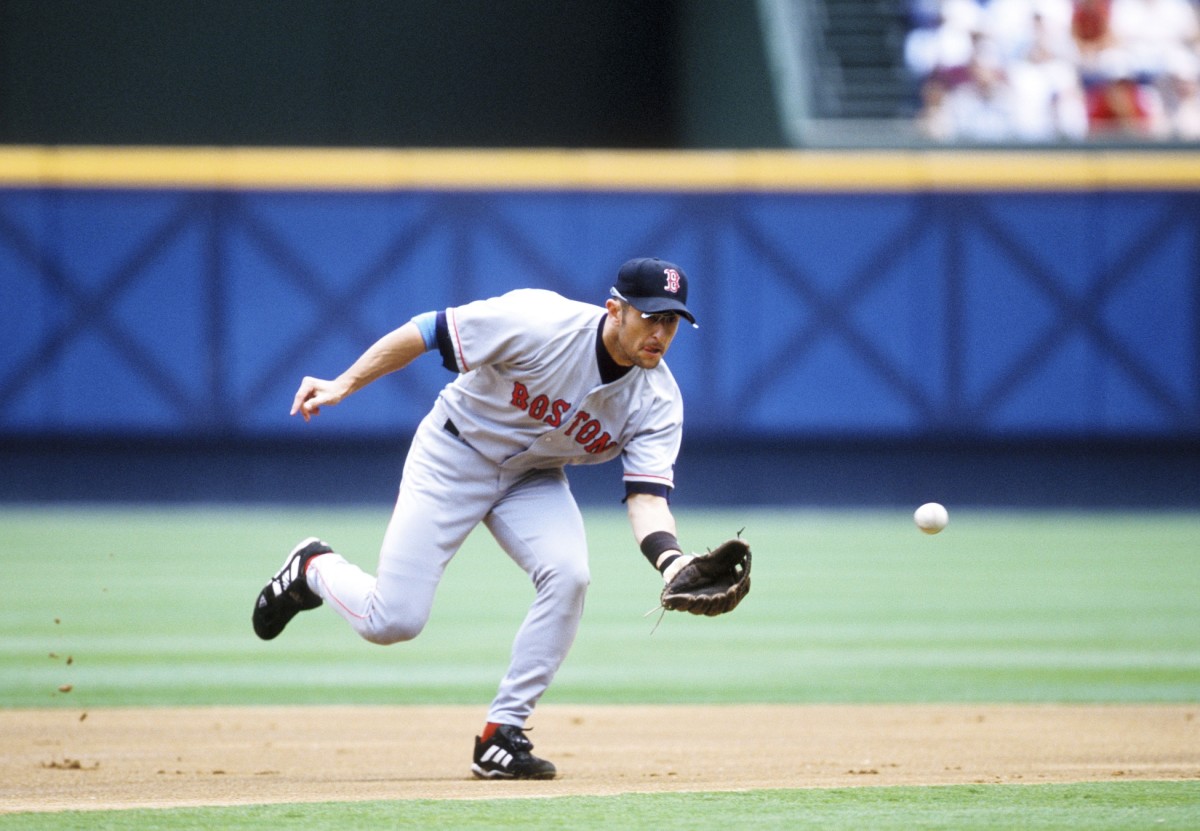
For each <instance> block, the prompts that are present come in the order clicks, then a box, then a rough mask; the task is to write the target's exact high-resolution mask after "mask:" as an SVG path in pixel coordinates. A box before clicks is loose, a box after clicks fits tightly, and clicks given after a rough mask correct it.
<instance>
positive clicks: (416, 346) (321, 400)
mask: <svg viewBox="0 0 1200 831" xmlns="http://www.w3.org/2000/svg"><path fill="white" fill-rule="evenodd" d="M424 351H425V339H424V338H423V337H422V336H421V332H420V330H419V329H418V328H417V326H416V324H414V323H412V322H411V321H410V322H408V323H405V324H404V325H403V326H401V327H400V328H399V329H395V330H393V331H391V332H389V333H388V334H386V335H384V336H383V337H382V338H380V339H379V340H377V341H375V343H373V344H371V346H370V347H369V348H368V349H367V351H366V352H364V353H363V354H362V355H360V356H359V358H358V360H356V361H355V362H354V363H353V364H351V365H350V367H349V368H348V369H347V370H346V371H345V372H343V373H342V374H341V375H339V376H338V377H337V378H334V379H333V380H326V379H324V378H313V377H310V376H306V377H305V378H304V380H303V381H301V382H300V388H299V389H298V390H296V396H295V398H293V399H292V415H296V414H297V413H299V414H300V415H302V416H304V420H305V421H308V420H309V419H310V418H311V417H312V416H315V415H318V414H319V413H320V412H321V408H322V407H325V406H333V405H334V404H337V403H338V402H340V401H342V400H343V399H344V398H345V397H346V396H348V395H350V394H351V393H353V392H357V391H358V390H360V389H362V388H363V387H365V386H366V385H367V384H369V383H371V382H372V381H374V380H376V379H377V378H382V377H383V376H384V375H387V374H388V373H390V372H395V371H396V370H398V369H403V368H404V367H406V366H408V365H409V364H410V363H412V362H413V361H414V360H416V358H417V357H418V356H420V355H421V354H422V353H423V352H424Z"/></svg>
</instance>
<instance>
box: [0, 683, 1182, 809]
mask: <svg viewBox="0 0 1200 831" xmlns="http://www.w3.org/2000/svg"><path fill="white" fill-rule="evenodd" d="M1198 713H1200V706H1198V705H1170V706H1011V705H953V706H942V705H914V706H854V705H846V706H774V705H763V706H736V707H735V706H725V707H670V708H664V707H600V706H571V705H545V706H543V707H541V708H539V710H538V713H537V715H536V718H535V721H534V722H533V723H532V725H531V726H532V727H533V728H534V730H533V731H532V733H531V734H530V735H531V738H532V739H533V740H534V742H535V743H536V745H537V752H538V754H539V755H544V756H546V757H547V758H549V759H551V760H553V761H554V762H555V763H556V764H557V765H558V768H559V773H560V775H559V778H558V779H555V780H553V781H550V782H481V781H477V780H475V779H473V778H471V776H470V773H469V763H470V758H469V757H470V749H471V741H470V740H471V736H472V735H473V734H474V732H475V731H476V730H477V729H478V727H479V726H480V725H479V720H480V712H479V710H478V708H468V707H393V708H388V707H269V708H196V709H112V710H108V709H106V710H97V711H94V712H89V713H83V712H81V711H70V710H7V711H0V813H12V812H18V811H57V810H90V809H119V808H135V807H156V808H162V807H173V806H194V805H229V804H244V803H279V802H317V801H343V800H373V799H494V798H499V797H527V796H567V795H576V794H617V793H631V792H657V791H708V790H742V789H755V788H806V787H847V786H863V785H935V784H962V783H1047V782H1080V781H1117V780H1136V779H1141V780H1147V779H1158V780H1162V779H1200V717H1197V714H1198ZM697 725H699V727H698V728H697V727H696V726H697Z"/></svg>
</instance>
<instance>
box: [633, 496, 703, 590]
mask: <svg viewBox="0 0 1200 831" xmlns="http://www.w3.org/2000/svg"><path fill="white" fill-rule="evenodd" d="M625 507H626V510H627V511H628V512H629V524H630V525H631V526H633V536H634V539H636V540H637V542H638V546H640V547H641V549H642V553H643V554H645V555H646V559H648V560H650V561H651V565H653V566H654V567H655V568H657V569H658V570H659V571H660V572H661V573H662V575H663V580H665V581H667V582H670V580H671V578H672V577H674V576H675V574H676V573H677V572H678V571H679V569H681V568H683V567H684V566H685V565H687V563H688V561H690V560H691V555H689V554H684V553H683V551H682V550H680V548H679V540H678V539H677V538H676V531H675V517H674V515H673V514H672V513H671V506H670V504H669V503H668V502H667V500H666V499H664V498H663V497H661V496H655V495H654V494H649V493H633V494H630V495H629V498H628V499H626V500H625ZM647 552H649V553H647Z"/></svg>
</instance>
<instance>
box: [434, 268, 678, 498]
mask: <svg viewBox="0 0 1200 831" xmlns="http://www.w3.org/2000/svg"><path fill="white" fill-rule="evenodd" d="M605 314H606V311H605V310H604V309H603V308H601V307H599V306H593V305H590V304H587V303H579V302H576V301H573V300H568V299H566V298H564V297H561V296H560V295H558V294H555V293H553V292H550V291H544V290H540V289H520V290H518V291H513V292H510V293H508V294H505V295H503V296H501V297H496V298H492V299H490V300H480V301H476V302H474V303H468V304H466V305H464V306H457V307H453V308H450V309H447V310H446V312H445V315H444V317H443V318H442V319H441V320H440V321H439V331H438V341H439V348H440V350H441V353H442V358H443V362H444V363H445V364H446V365H447V367H449V368H452V369H455V370H457V371H458V372H460V373H463V374H462V375H460V376H459V378H457V379H456V380H455V381H454V382H452V383H451V384H449V385H448V386H447V387H446V388H445V389H444V390H443V391H442V394H441V400H442V406H443V407H444V408H445V410H446V412H447V413H448V415H449V417H450V419H451V420H452V421H453V422H454V424H455V426H456V427H457V429H458V431H459V435H461V437H462V438H463V440H464V441H466V442H467V443H468V444H469V445H471V446H472V447H474V448H475V449H476V450H477V451H479V452H480V453H482V454H483V455H485V456H487V457H488V458H489V459H491V460H492V461H493V462H495V463H496V464H498V465H501V466H502V467H504V468H506V469H509V470H522V469H541V468H547V467H560V466H562V465H564V464H595V463H598V462H605V461H608V460H610V459H612V458H614V457H616V456H617V455H618V454H622V451H623V454H622V460H623V464H624V478H625V481H626V482H627V483H634V482H644V483H648V484H652V485H665V486H666V487H668V488H669V487H673V485H674V482H673V478H672V477H673V474H672V470H673V466H674V464H675V458H676V456H677V455H678V453H679V446H680V441H681V436H682V430H683V402H682V399H681V397H680V394H679V387H678V385H677V384H676V383H675V378H674V376H672V375H671V371H670V370H669V369H668V368H667V365H666V363H665V362H660V363H659V364H658V366H657V367H656V368H654V369H650V370H643V369H638V370H634V371H630V372H626V373H625V374H624V375H622V376H621V377H620V378H618V379H617V380H615V381H612V382H611V383H607V384H602V383H601V375H600V370H599V368H598V366H597V351H598V347H597V339H598V337H599V328H600V325H601V321H602V320H603V317H604V316H605ZM601 348H602V347H601Z"/></svg>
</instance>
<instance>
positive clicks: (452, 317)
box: [446, 309, 471, 372]
mask: <svg viewBox="0 0 1200 831" xmlns="http://www.w3.org/2000/svg"><path fill="white" fill-rule="evenodd" d="M446 317H447V318H448V319H449V321H450V325H451V326H452V327H453V328H454V347H455V349H457V350H458V363H459V366H461V367H462V368H463V372H470V371H471V368H470V367H469V366H467V356H466V355H464V354H463V351H462V339H461V338H459V336H458V315H456V314H454V310H453V309H447V310H446Z"/></svg>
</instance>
